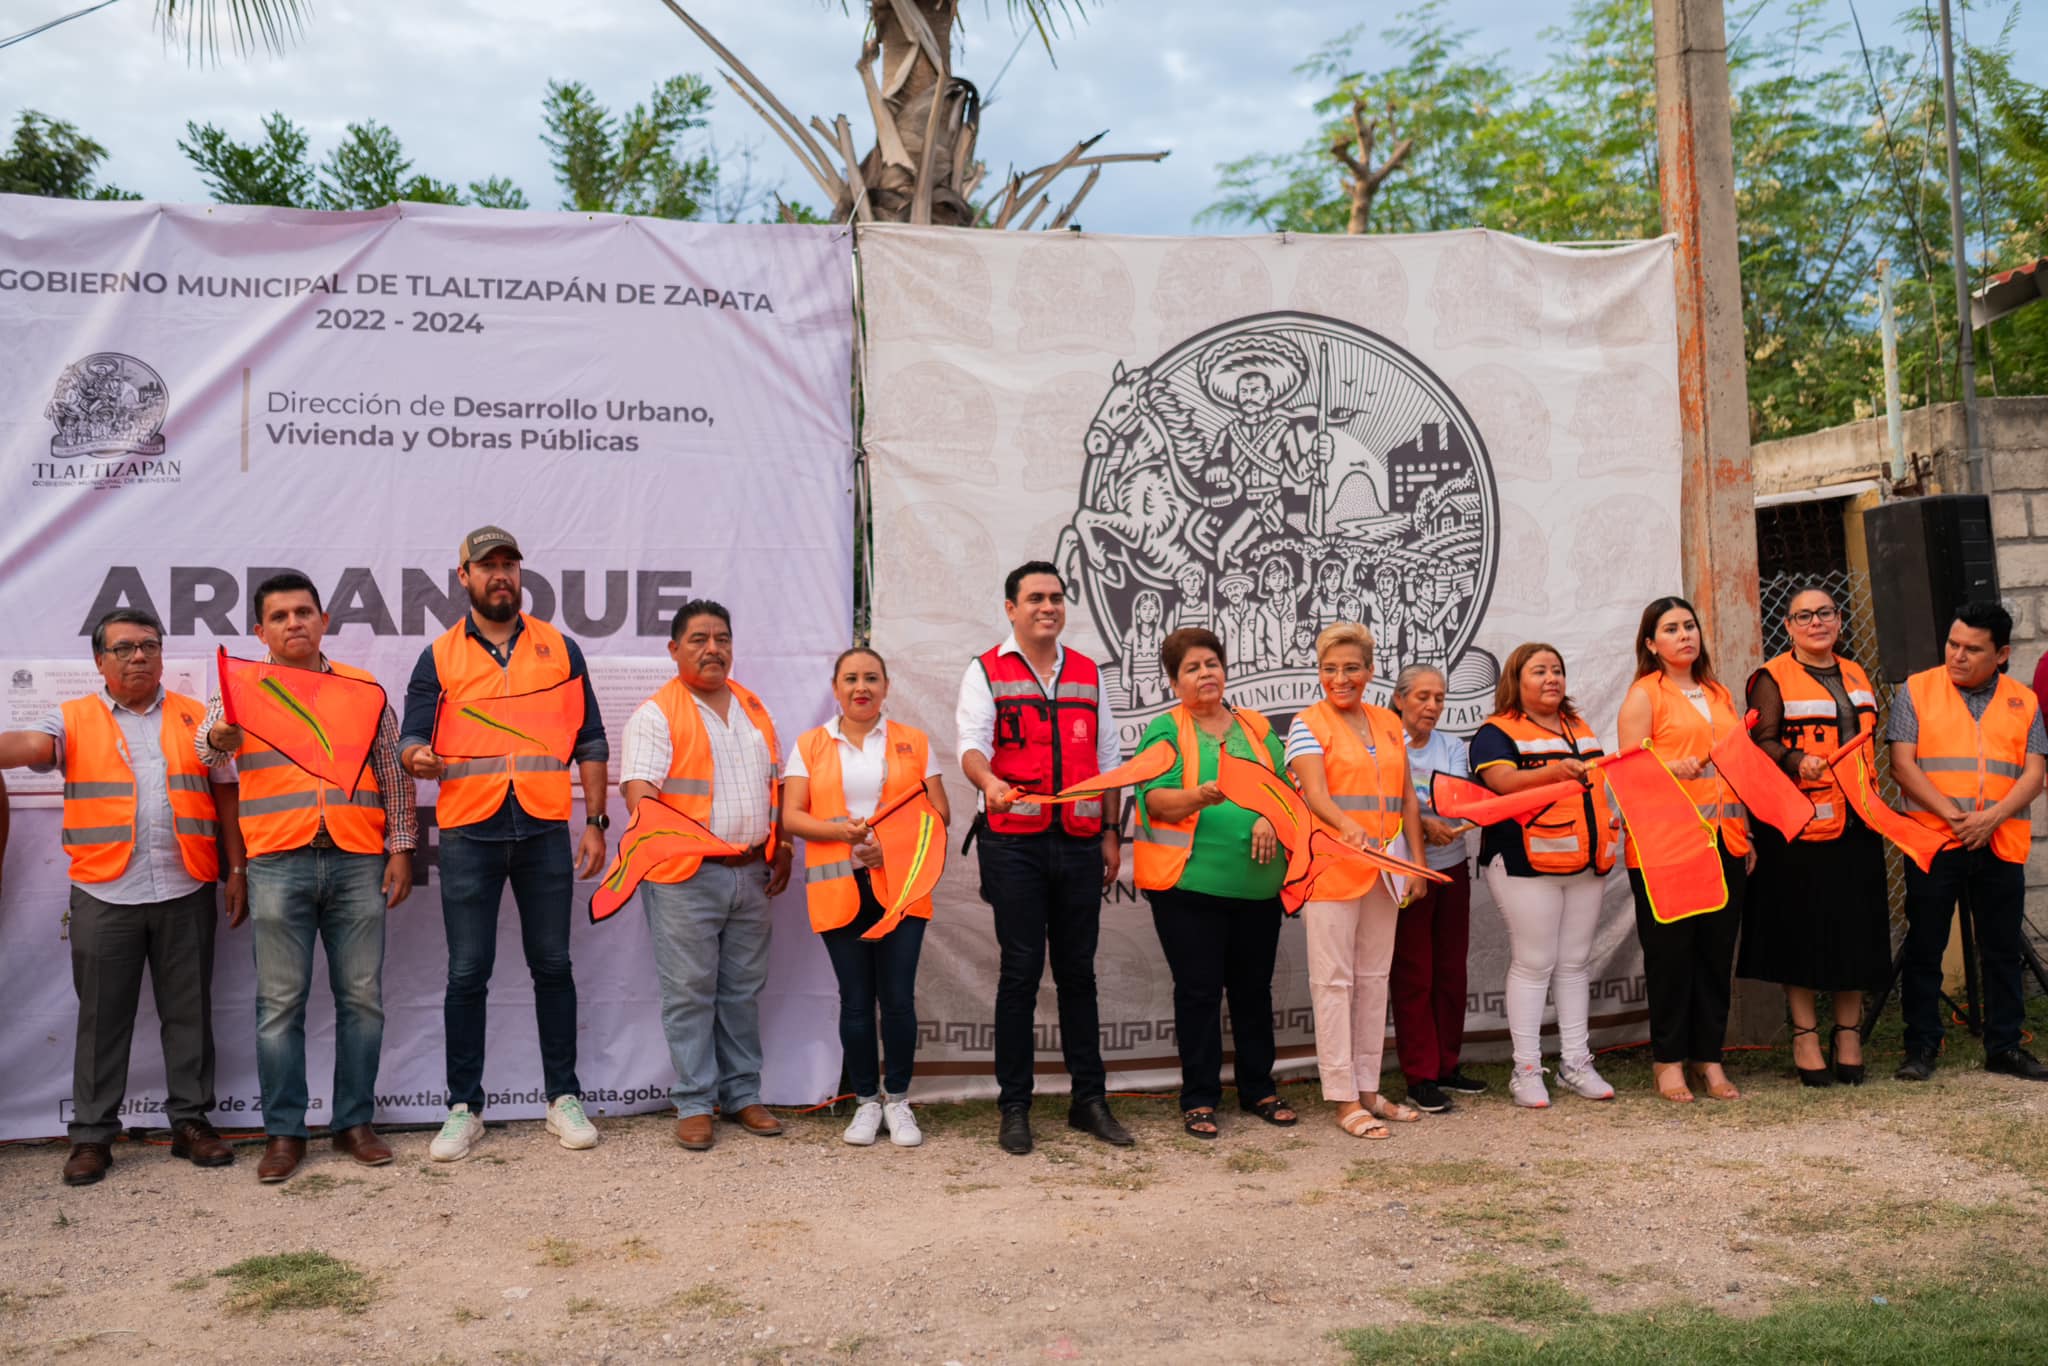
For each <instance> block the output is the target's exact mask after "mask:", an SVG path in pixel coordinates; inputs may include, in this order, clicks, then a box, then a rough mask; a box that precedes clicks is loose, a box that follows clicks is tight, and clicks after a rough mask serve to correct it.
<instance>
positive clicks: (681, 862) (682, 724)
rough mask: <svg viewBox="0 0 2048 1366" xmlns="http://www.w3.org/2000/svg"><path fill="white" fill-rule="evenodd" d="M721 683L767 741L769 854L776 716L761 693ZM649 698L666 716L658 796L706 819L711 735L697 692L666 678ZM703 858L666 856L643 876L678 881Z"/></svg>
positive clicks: (777, 789) (777, 767)
mask: <svg viewBox="0 0 2048 1366" xmlns="http://www.w3.org/2000/svg"><path fill="white" fill-rule="evenodd" d="M726 686H727V687H728V688H731V689H732V695H733V697H734V698H735V699H736V700H737V701H738V702H739V704H740V710H741V711H743V712H745V713H746V716H747V719H748V720H750V721H752V722H753V723H754V728H755V729H756V730H758V731H760V732H761V738H762V739H763V740H764V741H766V742H767V745H768V810H769V812H770V813H771V814H770V817H769V827H768V855H769V857H770V859H772V858H773V857H774V852H775V824H774V816H773V814H772V813H773V812H774V811H775V809H776V806H777V805H778V802H779V798H780V796H781V792H782V750H781V748H780V747H778V746H777V745H776V743H775V722H774V721H773V720H772V719H770V718H769V715H768V708H767V707H765V706H763V705H762V704H761V699H760V698H758V697H756V696H754V694H752V693H750V692H748V691H747V690H746V689H745V688H742V687H741V686H740V685H739V684H737V683H734V682H732V681H730V680H728V681H727V682H726ZM653 702H654V705H655V706H656V707H658V708H660V709H661V714H662V717H663V718H664V719H665V720H666V721H667V722H668V738H669V761H668V776H667V777H666V778H664V779H662V783H661V797H662V800H663V801H665V802H667V803H668V804H669V805H670V806H673V807H674V808H675V809H676V810H678V811H680V812H682V813H683V814H684V815H685V816H688V817H690V818H691V819H692V820H696V821H702V822H706V823H707V824H708V823H709V821H710V819H711V786H712V783H713V782H714V781H715V779H716V775H715V774H714V773H713V771H712V764H711V739H710V737H709V736H707V735H706V734H705V733H704V718H703V717H701V716H699V715H698V714H697V700H696V697H695V695H694V694H692V693H691V692H690V690H689V689H688V688H687V687H685V686H684V685H683V680H682V679H680V678H671V679H670V680H669V681H668V682H666V683H664V684H662V686H661V690H660V691H659V692H657V693H655V694H654V697H653ZM728 719H730V718H728ZM721 838H723V837H721ZM703 862H704V860H703V859H701V858H697V857H694V856H679V857H676V858H672V859H667V860H665V861H663V862H661V863H658V864H656V865H655V866H654V867H653V868H651V869H649V870H648V872H647V877H646V881H648V882H682V881H684V880H685V879H687V878H689V877H692V876H694V875H695V873H696V871H697V869H698V868H699V867H700V866H701V865H702V864H703Z"/></svg>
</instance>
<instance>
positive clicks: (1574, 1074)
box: [1557, 1055, 1614, 1100]
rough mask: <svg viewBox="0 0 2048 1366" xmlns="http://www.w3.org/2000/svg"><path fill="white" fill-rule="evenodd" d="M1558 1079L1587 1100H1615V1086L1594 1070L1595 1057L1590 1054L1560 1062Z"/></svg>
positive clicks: (1573, 1092)
mask: <svg viewBox="0 0 2048 1366" xmlns="http://www.w3.org/2000/svg"><path fill="white" fill-rule="evenodd" d="M1557 1079H1558V1080H1559V1081H1561V1082H1563V1083H1564V1084H1565V1085H1566V1086H1568V1087H1570V1088H1571V1091H1572V1094H1573V1095H1576V1096H1580V1097H1583V1098H1584V1099H1586V1100H1613V1099H1614V1088H1613V1087H1612V1086H1609V1085H1608V1084H1607V1079H1606V1078H1605V1077H1603V1076H1601V1075H1600V1074H1599V1073H1598V1072H1596V1071H1594V1070H1593V1059H1592V1057H1591V1056H1590V1055H1589V1056H1587V1057H1584V1058H1581V1059H1579V1060H1578V1061H1577V1062H1559V1063H1558V1065H1557Z"/></svg>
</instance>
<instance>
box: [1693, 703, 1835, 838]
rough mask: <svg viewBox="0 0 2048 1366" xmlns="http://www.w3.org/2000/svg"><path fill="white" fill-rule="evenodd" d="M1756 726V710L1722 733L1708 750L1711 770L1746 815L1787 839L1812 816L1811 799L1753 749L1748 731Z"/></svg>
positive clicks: (1796, 833)
mask: <svg viewBox="0 0 2048 1366" xmlns="http://www.w3.org/2000/svg"><path fill="white" fill-rule="evenodd" d="M1755 725H1756V713H1755V712H1753V711H1752V712H1751V713H1749V715H1747V716H1745V717H1743V718H1742V724H1741V725H1740V726H1739V727H1737V728H1736V729H1734V730H1731V731H1729V732H1728V733H1727V734H1726V735H1724V736H1722V737H1721V739H1720V740H1719V742H1718V743H1716V744H1715V746H1714V748H1713V752H1712V755H1711V757H1712V759H1713V761H1714V771H1715V772H1716V773H1719V774H1720V775H1721V781H1722V782H1724V783H1726V784H1728V786H1729V788H1730V789H1732V790H1733V791H1734V793H1735V795H1736V796H1737V797H1740V798H1741V799H1742V804H1743V805H1744V806H1746V807H1748V808H1749V814H1750V815H1752V816H1755V817H1756V818H1757V819H1758V820H1760V821H1762V822H1764V824H1766V825H1769V826H1771V827H1773V828H1774V829H1776V830H1777V832H1778V833H1779V834H1781V835H1783V836H1784V837H1785V838H1786V839H1788V840H1796V839H1798V838H1799V832H1800V831H1801V830H1804V829H1805V828H1806V823H1807V822H1808V821H1810V820H1812V819H1813V798H1811V797H1809V796H1807V795H1806V794H1805V793H1804V792H1801V791H1800V790H1799V784H1797V783H1795V782H1793V781H1792V780H1791V779H1790V778H1788V777H1786V776H1785V770H1784V769H1782V768H1779V767H1778V766H1777V765H1776V764H1774V763H1772V762H1771V756H1770V755H1768V754H1766V753H1764V752H1763V751H1762V750H1761V749H1759V748H1757V743H1756V741H1754V740H1752V739H1750V738H1749V732H1750V729H1751V728H1752V727H1754V726H1755Z"/></svg>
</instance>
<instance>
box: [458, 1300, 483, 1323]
mask: <svg viewBox="0 0 2048 1366" xmlns="http://www.w3.org/2000/svg"><path fill="white" fill-rule="evenodd" d="M483 1318H484V1312H483V1310H481V1309H472V1308H470V1307H469V1306H468V1305H466V1304H458V1305H456V1306H455V1321H456V1322H457V1323H481V1322H483Z"/></svg>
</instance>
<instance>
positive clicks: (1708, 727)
mask: <svg viewBox="0 0 2048 1366" xmlns="http://www.w3.org/2000/svg"><path fill="white" fill-rule="evenodd" d="M1705 687H1706V694H1707V709H1708V710H1709V711H1710V712H1711V713H1712V715H1711V717H1708V716H1702V715H1700V709H1699V708H1698V707H1697V706H1695V705H1693V702H1692V699H1690V698H1688V697H1687V696H1686V695H1685V694H1684V693H1682V692H1680V691H1679V689H1678V688H1677V686H1676V685H1675V684H1673V683H1672V682H1671V681H1670V680H1669V679H1668V678H1666V677H1665V676H1664V674H1663V673H1662V672H1658V673H1655V674H1646V675H1644V676H1643V677H1641V678H1638V679H1637V680H1636V681H1635V683H1634V685H1633V686H1632V687H1631V688H1630V691H1631V692H1635V691H1638V690H1640V691H1642V692H1643V693H1645V694H1646V695H1647V696H1648V697H1649V700H1650V748H1651V749H1654V750H1656V751H1657V757H1658V758H1660V759H1662V760H1663V761H1664V763H1665V765H1666V766H1667V767H1668V766H1670V765H1672V764H1675V763H1677V762H1678V761H1679V760H1681V759H1698V760H1699V761H1700V763H1701V764H1703V765H1704V767H1703V768H1701V770H1700V773H1699V776H1698V777H1696V778H1680V779H1678V785H1679V786H1680V787H1682V788H1684V789H1685V793H1686V795H1687V796H1688V797H1691V798H1692V803H1693V806H1694V808H1695V809H1697V810H1698V811H1699V813H1700V819H1701V820H1704V821H1705V822H1706V823H1707V824H1709V825H1711V826H1713V827H1714V829H1715V832H1716V833H1717V835H1718V836H1719V838H1720V841H1721V848H1722V850H1723V851H1724V852H1726V853H1728V854H1729V855H1731V856H1733V857H1735V858H1741V857H1742V856H1743V855H1744V854H1747V853H1748V852H1749V813H1748V812H1747V811H1745V810H1744V809H1743V806H1742V800H1741V798H1739V797H1737V796H1736V795H1735V793H1734V791H1733V790H1731V789H1730V788H1729V786H1728V784H1727V783H1725V782H1723V781H1721V778H1720V776H1719V775H1718V774H1716V773H1715V772H1714V766H1713V764H1712V763H1711V762H1710V756H1711V755H1712V754H1713V750H1714V742H1715V741H1716V740H1719V739H1720V738H1721V737H1722V736H1723V735H1726V734H1727V733H1728V732H1729V731H1731V730H1733V729H1734V728H1735V727H1737V726H1739V725H1741V724H1742V719H1741V718H1740V717H1738V716H1737V715H1736V714H1735V699H1734V698H1733V697H1732V696H1730V695H1729V692H1728V690H1727V689H1726V688H1724V687H1722V686H1721V685H1720V684H1719V683H1708V684H1706V685H1705ZM1627 857H1628V866H1629V867H1631V868H1637V867H1640V866H1641V864H1640V863H1639V862H1638V861H1637V858H1636V847H1635V841H1634V840H1633V839H1631V840H1630V841H1629V842H1628V849H1627Z"/></svg>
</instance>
